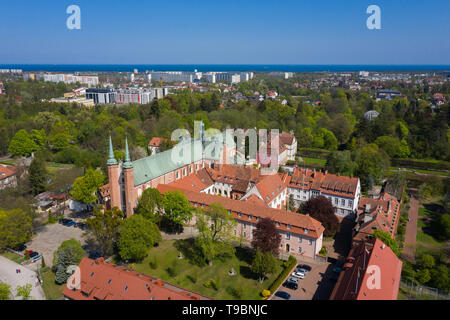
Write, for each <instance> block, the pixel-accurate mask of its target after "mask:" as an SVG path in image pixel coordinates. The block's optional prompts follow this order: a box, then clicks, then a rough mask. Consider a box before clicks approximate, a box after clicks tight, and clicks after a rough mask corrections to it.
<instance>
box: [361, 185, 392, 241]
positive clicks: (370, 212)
mask: <svg viewBox="0 0 450 320" xmlns="http://www.w3.org/2000/svg"><path fill="white" fill-rule="evenodd" d="M399 211H400V203H399V201H398V200H397V198H395V197H394V196H392V195H390V194H388V193H383V194H382V195H381V196H380V198H379V199H372V198H366V197H361V199H360V201H359V205H358V217H357V219H356V225H355V228H354V231H353V232H354V233H353V235H354V236H353V241H361V240H365V239H368V238H370V235H371V234H372V233H373V232H374V231H375V230H382V231H384V232H387V233H389V234H390V235H391V237H392V238H394V236H395V231H396V229H397V225H398V221H399V220H400V214H399Z"/></svg>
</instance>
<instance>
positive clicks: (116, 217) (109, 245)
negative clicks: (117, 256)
mask: <svg viewBox="0 0 450 320" xmlns="http://www.w3.org/2000/svg"><path fill="white" fill-rule="evenodd" d="M123 218H124V214H123V212H122V211H121V210H120V209H119V208H117V207H114V208H112V209H111V210H104V211H103V210H102V209H97V210H95V212H94V215H93V217H91V218H89V219H88V220H87V221H86V224H87V226H88V227H89V230H91V231H92V235H93V236H94V239H95V240H96V241H97V242H98V244H99V246H100V249H101V251H102V254H103V256H105V257H106V256H110V255H111V254H112V253H113V249H114V246H115V244H116V241H117V236H118V231H119V226H120V225H121V224H122V222H123Z"/></svg>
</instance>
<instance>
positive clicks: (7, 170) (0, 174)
mask: <svg viewBox="0 0 450 320" xmlns="http://www.w3.org/2000/svg"><path fill="white" fill-rule="evenodd" d="M17 172H18V170H17V168H16V167H13V166H7V165H4V164H0V190H2V189H4V188H7V187H15V186H17Z"/></svg>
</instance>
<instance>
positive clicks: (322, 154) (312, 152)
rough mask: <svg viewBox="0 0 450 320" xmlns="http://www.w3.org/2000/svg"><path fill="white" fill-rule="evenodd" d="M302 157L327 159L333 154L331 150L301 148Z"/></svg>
mask: <svg viewBox="0 0 450 320" xmlns="http://www.w3.org/2000/svg"><path fill="white" fill-rule="evenodd" d="M299 153H300V156H303V157H307V158H317V159H326V158H327V157H328V155H329V154H330V153H331V151H329V150H325V149H315V148H300V152H299Z"/></svg>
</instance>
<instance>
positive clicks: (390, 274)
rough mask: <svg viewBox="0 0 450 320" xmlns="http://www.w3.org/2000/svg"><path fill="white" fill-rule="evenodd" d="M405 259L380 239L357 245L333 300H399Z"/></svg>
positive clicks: (341, 276) (350, 256)
mask: <svg viewBox="0 0 450 320" xmlns="http://www.w3.org/2000/svg"><path fill="white" fill-rule="evenodd" d="M401 273H402V262H401V260H400V259H399V258H398V257H397V256H396V255H395V254H394V252H392V250H391V248H389V247H388V246H387V245H385V244H384V243H383V242H382V241H381V240H380V239H372V240H369V241H362V242H361V243H360V244H359V245H357V246H354V247H353V248H352V249H351V250H350V253H349V255H348V257H347V261H346V263H345V264H344V270H343V271H342V272H341V274H340V275H339V278H338V281H337V283H336V286H335V287H334V290H333V292H332V294H331V297H330V300H397V297H398V290H399V286H400V280H401Z"/></svg>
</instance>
